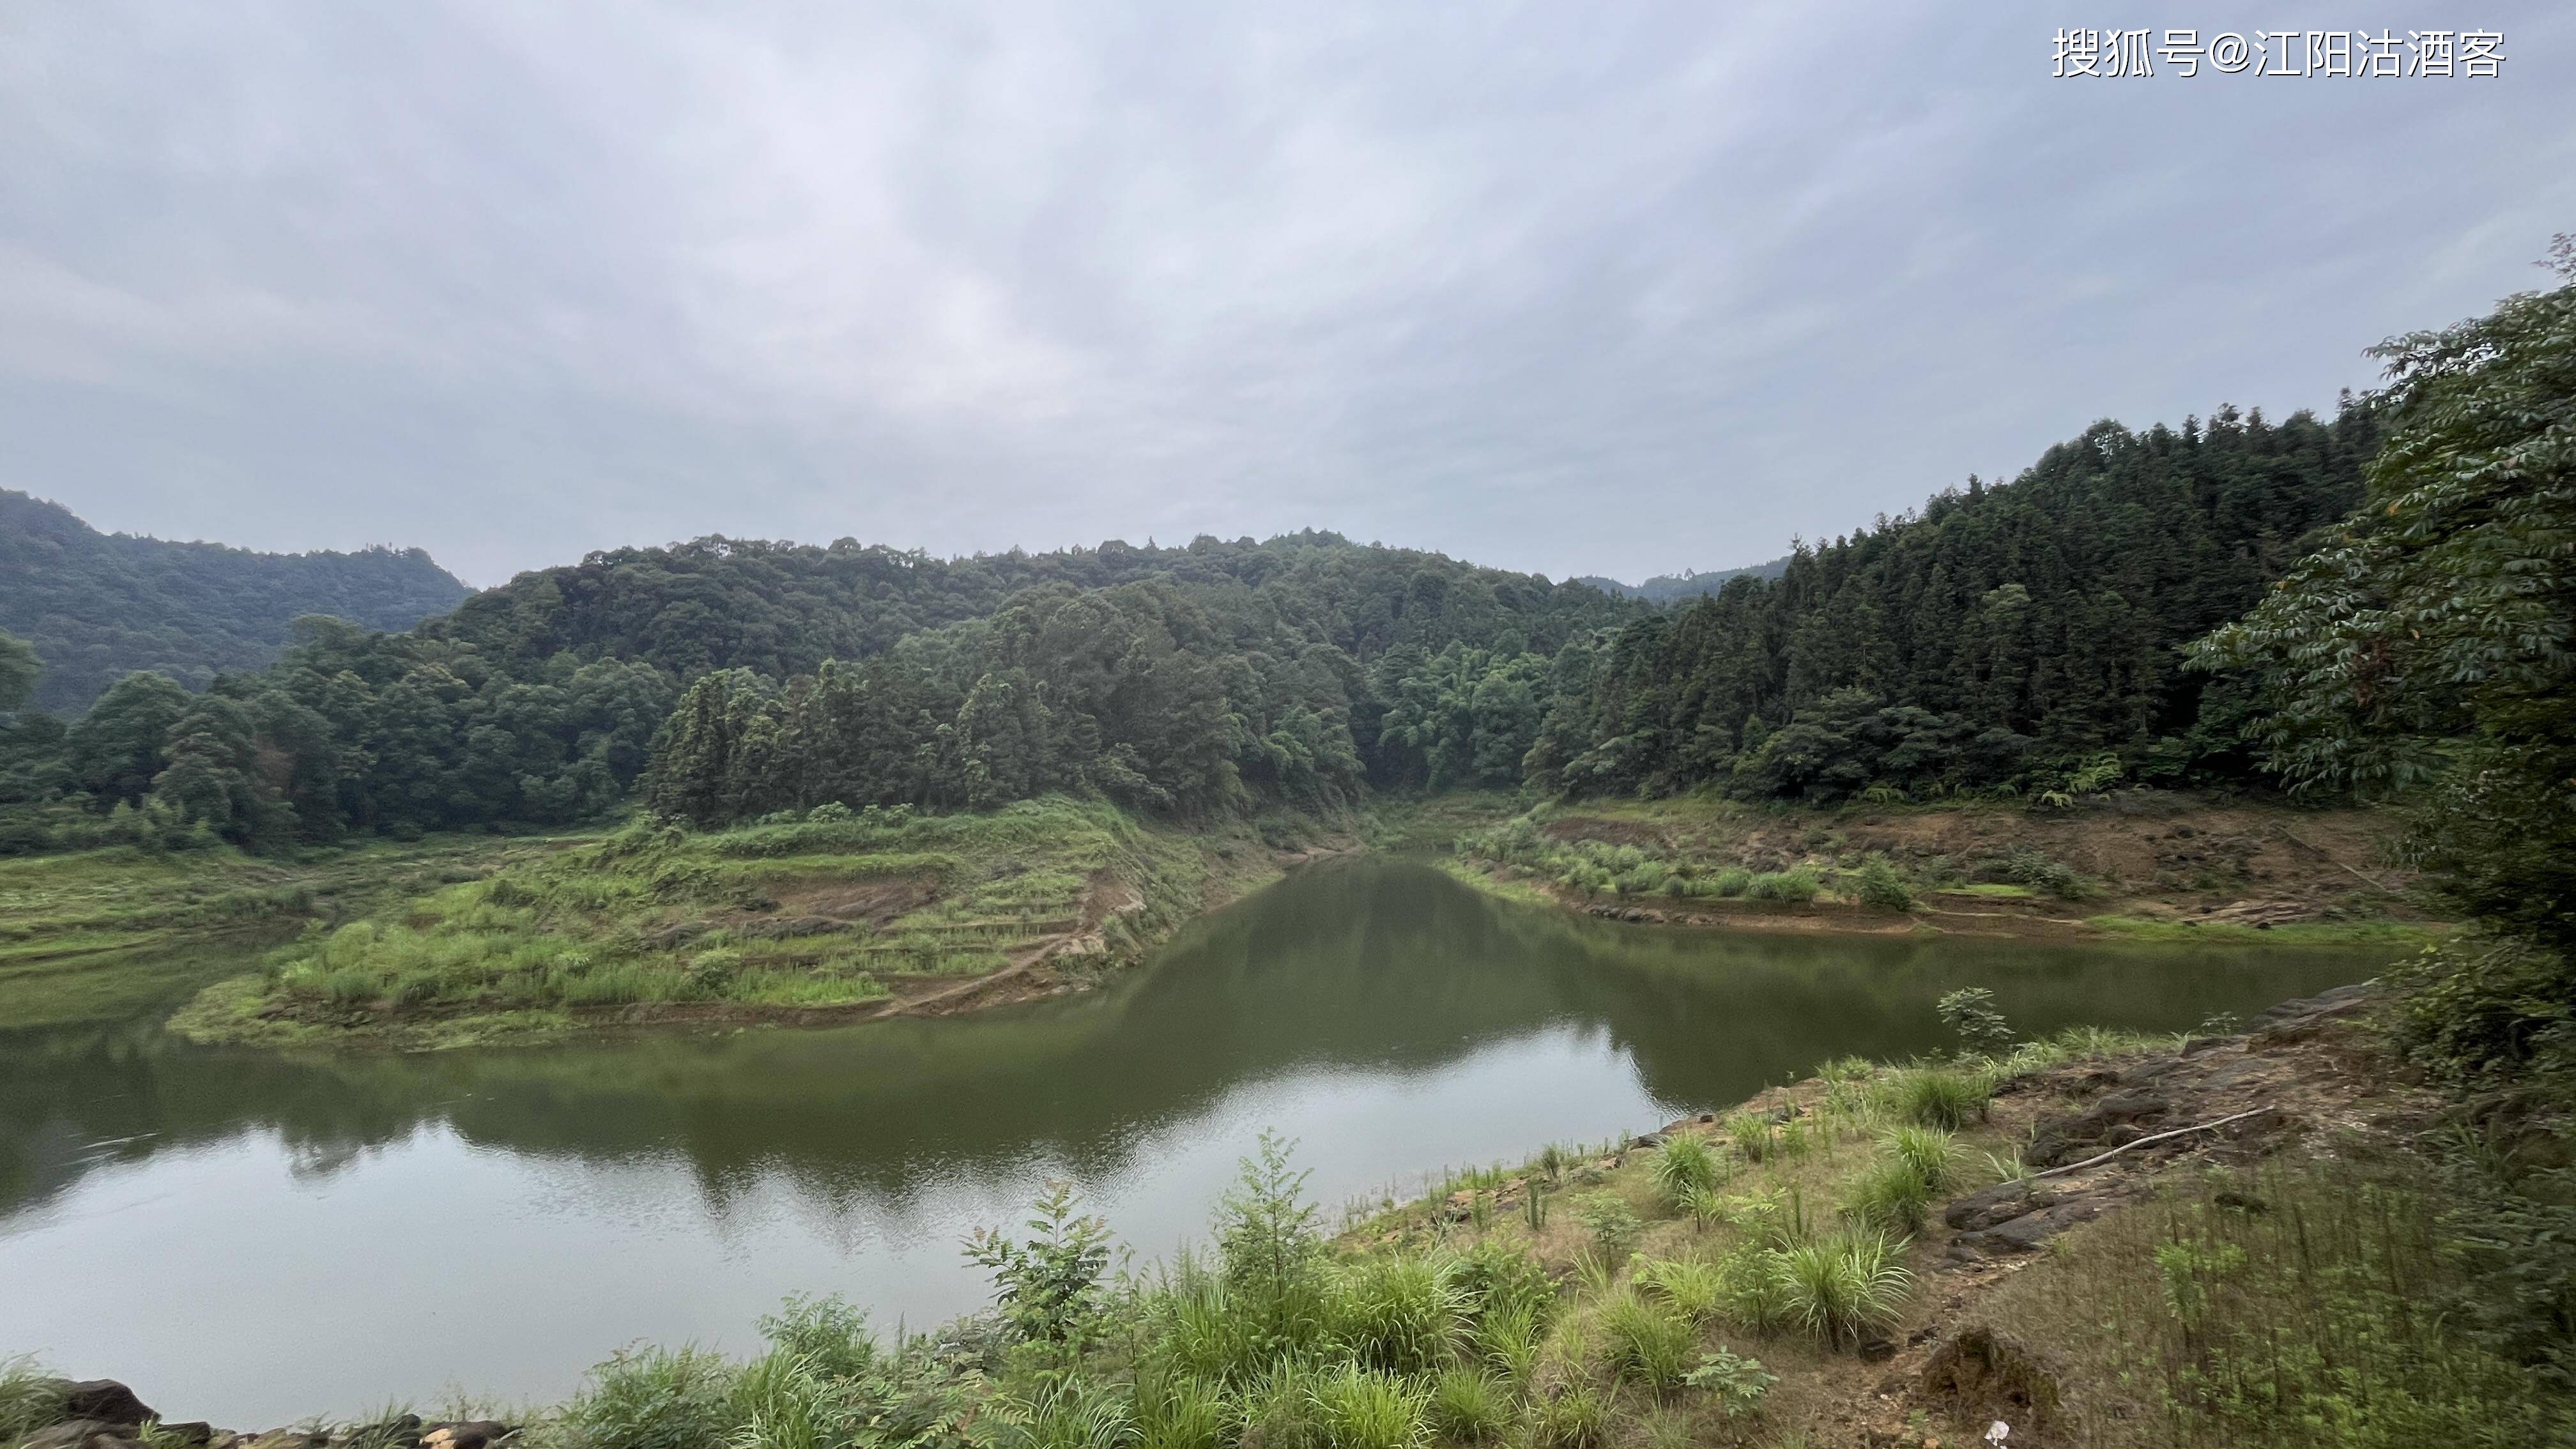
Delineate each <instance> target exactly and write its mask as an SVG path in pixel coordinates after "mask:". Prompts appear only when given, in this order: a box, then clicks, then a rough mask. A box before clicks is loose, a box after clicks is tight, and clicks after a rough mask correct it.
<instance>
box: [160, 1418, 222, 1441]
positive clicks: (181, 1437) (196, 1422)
mask: <svg viewBox="0 0 2576 1449" xmlns="http://www.w3.org/2000/svg"><path fill="white" fill-rule="evenodd" d="M161 1437H163V1438H165V1439H174V1440H177V1441H178V1442H179V1443H182V1444H209V1443H212V1442H213V1441H214V1437H215V1426H214V1425H212V1424H209V1423H207V1422H206V1421H205V1420H203V1419H189V1420H186V1421H185V1422H182V1423H177V1424H164V1425H162V1426H161Z"/></svg>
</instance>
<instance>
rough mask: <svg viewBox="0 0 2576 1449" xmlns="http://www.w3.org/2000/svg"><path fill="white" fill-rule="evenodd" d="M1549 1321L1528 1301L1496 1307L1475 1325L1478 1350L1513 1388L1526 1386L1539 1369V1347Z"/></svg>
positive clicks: (1545, 1334)
mask: <svg viewBox="0 0 2576 1449" xmlns="http://www.w3.org/2000/svg"><path fill="white" fill-rule="evenodd" d="M1546 1336H1547V1320H1546V1319H1545V1318H1543V1317H1542V1316H1541V1315H1540V1314H1539V1312H1538V1311H1537V1310H1536V1309H1535V1308H1532V1307H1531V1306H1529V1305H1528V1304H1525V1303H1514V1304H1510V1305H1508V1306H1505V1307H1501V1308H1497V1309H1495V1310H1494V1311H1493V1312H1491V1313H1488V1314H1486V1315H1485V1316H1484V1318H1483V1319H1481V1320H1479V1321H1478V1323H1477V1324H1476V1333H1475V1349H1476V1355H1477V1357H1478V1358H1481V1359H1482V1360H1484V1362H1485V1364H1486V1366H1487V1367H1489V1368H1491V1369H1492V1370H1493V1371H1494V1372H1495V1373H1497V1374H1500V1375H1501V1376H1502V1378H1503V1381H1504V1382H1505V1383H1508V1384H1510V1385H1512V1386H1513V1387H1514V1388H1521V1387H1526V1386H1527V1385H1528V1383H1529V1381H1530V1379H1531V1377H1532V1376H1533V1375H1534V1374H1536V1373H1537V1372H1538V1360H1539V1350H1540V1348H1541V1346H1542V1345H1543V1344H1544V1342H1545V1340H1546Z"/></svg>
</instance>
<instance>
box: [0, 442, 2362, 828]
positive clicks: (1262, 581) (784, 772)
mask: <svg viewBox="0 0 2576 1449" xmlns="http://www.w3.org/2000/svg"><path fill="white" fill-rule="evenodd" d="M2377 427H2378V425H2377V423H2376V422H2375V421H2374V418H2373V415H2372V413H2371V412H2370V411H2369V409H2367V408H2365V407H2363V406H2361V405H2358V404H2354V405H2348V406H2347V407H2346V408H2344V409H2343V410H2342V412H2341V413H2340V414H2339V415H2338V416H2337V417H2336V418H2335V419H2333V420H2332V421H2319V420H2317V419H2315V418H2312V417H2309V416H2307V415H2305V414H2300V415H2297V416H2293V417H2291V418H2289V419H2287V420H2286V421H2283V422H2281V423H2278V424H2274V423H2269V422H2266V421H2265V420H2264V419H2263V418H2262V417H2261V415H2260V414H2259V413H2257V414H2252V415H2245V416H2240V415H2238V414H2237V413H2236V412H2235V411H2233V410H2232V409H2222V410H2221V411H2220V412H2219V413H2218V414H2217V415H2216V416H2215V417H2214V418H2213V419H2211V420H2210V421H2209V422H2208V423H2207V424H2206V425H2203V424H2201V423H2199V422H2197V421H2187V422H2186V423H2185V424H2184V426H2183V427H2182V428H2181V429H2180V430H2174V429H2169V428H2164V427H2157V428H2154V429H2151V430H2149V431H2147V432H2144V433H2132V432H2130V431H2128V430H2126V429H2123V428H2121V427H2119V426H2117V425H2115V424H2111V423H2101V424H2097V425H2095V426H2094V427H2093V428H2091V429H2088V430H2087V431H2086V432H2085V433H2084V434H2083V435H2082V436H2081V437H2079V438H2077V439H2074V440H2073V441H2070V442H2068V443H2065V444H2062V445H2060V446H2058V447H2056V448H2054V449H2052V450H2050V452H2049V453H2048V454H2047V455H2046V456H2045V457H2044V458H2042V459H2041V460H2040V461H2039V463H2037V464H2036V465H2035V466H2033V467H2032V468H2031V469H2030V470H2029V471H2028V472H2026V473H2025V474H2024V475H2023V476H2022V477H2021V478H2019V479H2018V480H2016V481H2014V482H2012V483H2009V484H2003V485H1998V486H1993V487H1988V486H1986V485H1984V484H1982V483H1981V482H1979V481H1978V480H1975V479H1971V480H1970V481H1969V483H1968V486H1967V487H1966V488H1965V489H1964V490H1951V491H1949V492H1945V493H1943V494H1941V495H1940V496H1938V497H1936V498H1934V499H1932V500H1931V501H1930V503H1929V504H1928V505H1927V506H1926V507H1925V508H1924V509H1923V511H1922V512H1921V513H1920V514H1919V515H1913V514H1909V515H1907V516H1906V517H1903V518H1900V519H1895V520H1887V519H1881V520H1879V522H1878V523H1877V525H1875V526H1873V527H1870V528H1864V529H1862V530H1860V531H1858V532H1856V533H1854V534H1853V535H1851V536H1850V537H1848V538H1843V539H1837V540H1834V541H1832V542H1830V543H1827V544H1824V545H1822V546H1819V547H1813V548H1810V547H1806V546H1803V545H1802V546H1800V547H1799V548H1798V549H1797V550H1796V551H1795V552H1794V553H1792V554H1791V555H1790V557H1789V558H1788V559H1787V560H1786V561H1785V562H1784V563H1783V564H1782V566H1781V567H1780V569H1779V572H1778V576H1777V577H1776V578H1770V579H1766V578H1763V577H1760V576H1759V575H1760V574H1761V573H1762V572H1763V570H1752V571H1746V572H1744V573H1741V574H1739V575H1737V576H1735V577H1733V578H1730V579H1729V580H1728V581H1727V582H1726V584H1725V585H1724V586H1723V587H1722V588H1720V589H1719V590H1718V592H1717V593H1715V594H1714V595H1711V596H1707V597H1701V598H1696V599H1694V600H1693V601H1691V602H1688V603H1684V604H1679V605H1675V606H1672V607H1657V606H1654V605H1652V604H1649V603H1645V602H1642V601H1639V600H1633V599H1625V598H1618V597H1613V596H1612V595H1609V594H1606V593H1603V592H1602V591H1600V590H1597V589H1594V588H1592V587H1590V586H1589V585H1586V584H1583V583H1580V582H1569V583H1562V584H1551V583H1550V582H1548V581H1547V580H1546V579H1543V578H1539V577H1534V576H1527V575H1516V574H1509V573H1504V572H1500V571H1496V570H1492V569H1484V568H1478V567H1475V566H1472V565H1468V564H1464V563H1460V562H1457V561H1454V560H1451V559H1447V558H1444V557H1441V556H1439V555H1436V554H1425V553H1416V552H1411V551H1406V550H1399V549H1390V548H1384V547H1380V546H1376V545H1365V546H1364V545H1358V544H1353V543H1351V542H1350V541H1348V540H1346V539H1343V538H1341V537H1339V536H1337V535H1333V534H1328V533H1314V532H1309V533H1303V534H1296V535H1289V536H1284V537H1280V538H1275V539H1271V540H1269V541H1267V542H1260V543H1256V542H1254V541H1253V540H1251V539H1248V538H1247V539H1239V540H1235V541H1233V542H1225V541H1221V540H1218V539H1214V538H1205V537H1202V538H1200V539H1198V540H1196V541H1195V542H1193V543H1191V544H1189V545H1187V546H1186V547H1174V548H1157V547H1146V548H1135V547H1131V546H1128V545H1125V544H1122V543H1115V542H1113V543H1108V544H1103V545H1102V546H1100V547H1099V548H1096V549H1078V550H1067V551H1063V552H1057V553H1047V554H1026V553H1020V552H1013V553H1009V554H1004V555H998V556H988V557H976V558H968V559H957V560H939V559H933V558H930V557H927V556H925V555H922V554H918V553H906V552H898V551H895V550H890V549H885V548H879V547H869V546H864V545H861V544H859V543H857V542H855V541H852V540H842V541H840V542H837V543H834V544H832V545H830V546H828V547H811V546H799V545H794V544H785V543H766V542H757V541H745V540H731V539H722V538H710V539H702V540H698V541H696V542H693V543H689V544H682V545H675V546H672V547H669V548H654V549H621V550H617V551H614V552H607V553H599V554H593V555H591V556H590V557H588V558H586V559H584V560H583V561H582V562H581V563H579V564H577V565H572V566H568V567H562V568H555V569H548V570H544V571H541V572H535V573H529V574H523V575H521V576H520V577H518V578H517V579H514V580H512V581H511V582H510V583H509V584H507V585H505V586H503V587H500V588H496V589H491V590H487V591H485V592H483V593H481V594H477V595H475V596H474V597H472V598H471V599H468V600H466V601H465V602H464V603H463V604H462V605H460V606H459V607H458V608H457V609H456V610H455V611H454V612H453V613H451V614H449V615H446V616H445V617H442V618H437V619H433V620H430V621H429V622H427V623H424V624H422V625H420V626H419V627H418V628H416V629H414V630H412V631H410V632H408V633H384V632H376V631H372V630H368V629H364V628H361V627H358V626H356V625H353V624H348V623H344V622H340V621H337V620H331V619H320V618H310V619H305V620H301V621H299V622H298V623H297V624H296V626H295V631H294V637H293V640H292V642H291V643H290V644H289V645H288V646H287V647H286V648H285V649H284V650H283V652H282V654H281V655H280V657H279V658H278V659H277V661H276V662H275V663H274V664H273V665H271V666H270V667H268V668H266V669H262V670H234V671H232V672H227V673H224V674H222V675H221V676H220V677H218V678H216V679H215V680H213V681H212V683H211V684H210V686H209V687H208V688H207V689H206V690H205V691H204V692H203V693H202V694H199V695H195V696H191V695H190V694H188V693H187V692H186V691H185V690H183V689H181V688H180V687H179V686H178V685H177V684H175V683H173V682H172V681H171V680H170V679H169V678H166V677H164V676H163V675H162V674H161V673H157V672H146V673H136V674H131V675H128V676H127V677H125V678H124V679H123V680H121V681H119V682H117V683H116V684H114V685H113V686H112V687H110V688H108V689H107V690H106V691H105V692H104V693H103V694H102V695H101V696H100V698H99V699H98V701H97V703H96V705H95V706H94V707H93V708H92V709H91V710H90V711H89V713H88V715H87V716H85V717H84V718H82V719H80V720H79V721H77V722H75V723H72V724H70V725H68V726H64V725H59V724H56V723H54V722H52V721H50V720H47V719H44V718H42V717H35V716H29V717H23V718H21V719H20V720H19V721H18V722H17V724H16V726H15V727H14V729H13V730H12V731H11V732H10V733H9V735H8V736H7V739H6V742H5V744H0V751H5V758H0V771H5V774H0V841H6V842H7V843H8V844H9V846H10V848H15V849H22V850H23V849H41V848H45V847H46V846H49V845H71V844H80V843H84V842H89V841H96V840H102V839H122V838H140V839H156V840H175V839H180V838H189V837H201V836H205V835H208V834H212V835H215V836H221V837H223V838H226V839H230V840H234V841H237V842H242V843H250V844H263V843H278V842H285V841H289V840H295V839H306V840H329V839H333V838H336V837H338V836H340V835H341V834H343V833H345V832H347V831H350V830H382V831H388V832H392V833H396V834H408V833H412V832H417V831H424V830H434V829H452V828H459V827H473V826H492V825H504V824H513V823H521V824H531V825H548V824H560V823H565V822H570V821H575V820H580V819H585V818H590V817H595V816H597V815H600V814H602V813H604V812H606V811H608V810H610V809H612V808H615V807H617V806H619V805H620V804H621V803H623V802H625V801H626V800H628V799H630V798H633V797H635V796H636V795H637V794H638V793H639V792H640V794H641V795H642V797H643V799H644V800H645V801H646V802H647V803H648V804H649V805H650V806H651V807H652V808H654V809H656V810H659V811H661V812H663V813H666V814H670V815H673V816H677V817H682V818H686V819H688V820H691V821H694V822H696V823H699V824H702V825H716V824H724V823H730V822H733V821H737V820H743V819H750V818H757V817H759V816H762V815H766V814H771V813H775V812H777V811H781V810H804V809H810V808H812V807H814V806H816V805H820V804H824V803H827V802H837V803H840V804H844V805H852V806H860V805H868V804H882V805H893V804H905V803H908V804H914V805H920V806H925V807H930V808H941V809H947V808H985V807H989V806H992V805H995V804H999V803H1002V802H1005V801H1009V800H1014V799H1023V798H1028V797H1031V796H1034V795H1038V794H1042V793H1045V792H1048V791H1053V790H1073V791H1078V792H1093V793H1098V794H1101V795H1105V796H1107V797H1109V798H1112V799H1115V800H1117V801H1119V802H1121V803H1123V804H1127V805H1129V806H1132V807H1135V808H1140V809H1145V810H1150V811H1157V812H1166V813H1175V814H1182V815H1204V814H1206V813H1209V812H1215V811H1229V810H1237V809H1243V808H1255V807H1261V806H1267V805H1278V806H1288V807H1295V808H1307V809H1326V810H1329V809H1333V808H1337V807H1340V806H1344V805H1347V804H1349V803H1351V802H1352V801H1354V800H1356V799H1358V798H1360V797H1361V796H1362V795H1363V794H1364V793H1365V792H1367V791H1369V790H1372V789H1388V788H1421V789H1431V790H1441V789H1448V788H1453V787H1481V788H1506V789H1510V788H1519V787H1522V786H1524V785H1527V786H1529V787H1531V788H1534V789H1536V790H1538V791H1541V792H1546V793H1556V792H1571V793H1577V794H1580V793H1598V792H1617V793H1648V794H1652V793H1669V792H1673V791H1678V790H1684V789H1690V788H1695V787H1708V788H1718V789H1723V790H1726V791H1728V792H1731V793H1734V794H1737V795H1741V796H1746V797H1750V798H1789V799H1805V800H1809V801H1817V802H1829V801H1832V800H1836V799H1840V798H1845V797H1848V796H1851V795H1854V794H1860V793H1871V794H1872V795H1873V798H1883V797H1889V796H1897V795H1902V796H1907V797H1914V798H1921V797H1925V796H1930V795H1945V794H1950V793H1955V792H1959V791H1969V790H1987V791H1993V790H2001V791H2006V792H2015V793H2020V792H2029V793H2045V792H2049V791H2055V790H2062V789H2087V788H2098V787H2099V786H2100V785H2101V784H2103V783H2107V782H2108V781H2110V780H2114V779H2119V778H2123V777H2143V778H2147V779H2151V780H2159V781H2166V782H2181V781H2185V780H2194V779H2198V780H2210V779H2250V778H2252V761H2251V758H2250V755H2249V746H2248V744H2247V742H2246V739H2245V729H2244V722H2245V720H2246V718H2247V717H2248V713H2247V712H2248V708H2249V698H2248V695H2247V692H2246V689H2245V687H2244V686H2243V685H2242V684H2239V683H2236V682H2233V681H2231V680H2229V679H2226V678H2224V677H2222V678H2220V679H2219V680H2218V681H2217V682H2215V683H2213V682H2212V681H2211V679H2210V677H2209V676H2206V675H2203V674H2198V673H2194V672H2192V671H2189V670H2187V669H2186V668H2185V667H2184V665H2183V661H2182V657H2181V654H2180V649H2181V646H2183V645H2185V644H2187V643H2188V642H2190V641H2191V640H2193V639H2196V638H2198V637H2200V636H2201V635H2203V634H2206V633H2207V632H2208V631H2209V630H2210V629H2211V628H2213V627H2215V626H2217V625H2219V624H2222V623H2224V622H2226V621H2227V620H2229V619H2231V618H2234V617H2236V616H2237V615H2239V614H2241V613H2242V612H2243V611H2244V610H2246V609H2247V608H2249V607H2250V606H2252V605H2253V604H2254V602H2255V601H2256V600H2257V599H2258V598H2259V597H2260V596H2261V595H2262V593H2263V590H2264V587H2265V585H2266V583H2267V582H2268V581H2270V580H2273V579H2275V578H2277V577H2279V576H2280V574H2281V573H2282V572H2283V571H2284V570H2285V569H2286V568H2287V567H2288V566H2289V564H2290V562H2291V561H2292V560H2293V559H2294V558H2296V557H2297V555H2298V552H2299V545H2300V540H2301V539H2302V538H2303V537H2304V536H2305V535H2307V534H2309V533H2310V532H2311V531H2312V530H2314V529H2316V528H2317V527H2318V526H2319V525H2321V524H2324V523H2327V522H2329V521H2331V520H2333V519H2336V518H2339V517H2341V516H2342V515H2343V514H2344V513H2346V512H2347V511H2349V509H2350V508H2351V506H2352V504H2353V503H2354V502H2355V500H2356V499H2357V498H2358V497H2359V496H2360V491H2361V486H2362V485H2361V467H2362V464H2363V462H2364V461H2365V460H2366V459H2367V458H2368V457H2369V456H2370V455H2371V453H2372V451H2373V449H2374V447H2375V444H2376V438H2377ZM441 577H444V576H443V575H441ZM38 653H39V654H40V655H41V654H42V653H43V646H42V642H41V637H40V640H39V645H38ZM50 662H51V661H50V660H48V661H47V663H48V665H50ZM41 678H42V677H41V676H40V682H39V684H38V686H37V688H38V691H39V693H38V695H37V698H38V699H39V700H40V701H41V699H42V698H44V695H43V693H42V691H43V690H44V688H45V685H44V684H43V683H42V682H41Z"/></svg>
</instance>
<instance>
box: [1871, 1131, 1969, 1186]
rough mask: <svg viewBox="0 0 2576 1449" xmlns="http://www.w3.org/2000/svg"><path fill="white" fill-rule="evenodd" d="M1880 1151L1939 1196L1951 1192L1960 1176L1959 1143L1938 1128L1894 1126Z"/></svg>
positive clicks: (1880, 1145) (1885, 1137)
mask: <svg viewBox="0 0 2576 1449" xmlns="http://www.w3.org/2000/svg"><path fill="white" fill-rule="evenodd" d="M1879 1152H1880V1153H1881V1154H1882V1155H1883V1156H1884V1157H1885V1158H1886V1160H1888V1161H1889V1162H1892V1163H1894V1164H1896V1165H1897V1166H1899V1167H1901V1168H1903V1169H1904V1170H1905V1171H1907V1172H1910V1173H1912V1174H1913V1175H1914V1176H1915V1177H1916V1178H1918V1179H1920V1180H1921V1181H1922V1183H1923V1186H1924V1188H1925V1189H1926V1190H1928V1191H1930V1192H1931V1193H1933V1194H1934V1195H1936V1196H1937V1195H1939V1194H1941V1193H1945V1192H1948V1191H1949V1190H1950V1188H1951V1186H1952V1184H1953V1183H1954V1182H1955V1180H1956V1178H1957V1176H1958V1161H1959V1144H1958V1142H1957V1140H1956V1139H1954V1138H1953V1137H1951V1135H1950V1134H1949V1133H1947V1132H1944V1131H1942V1130H1941V1129H1939V1128H1937V1127H1895V1128H1891V1129H1889V1130H1888V1133H1887V1135H1886V1136H1884V1137H1882V1138H1880V1139H1879Z"/></svg>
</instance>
